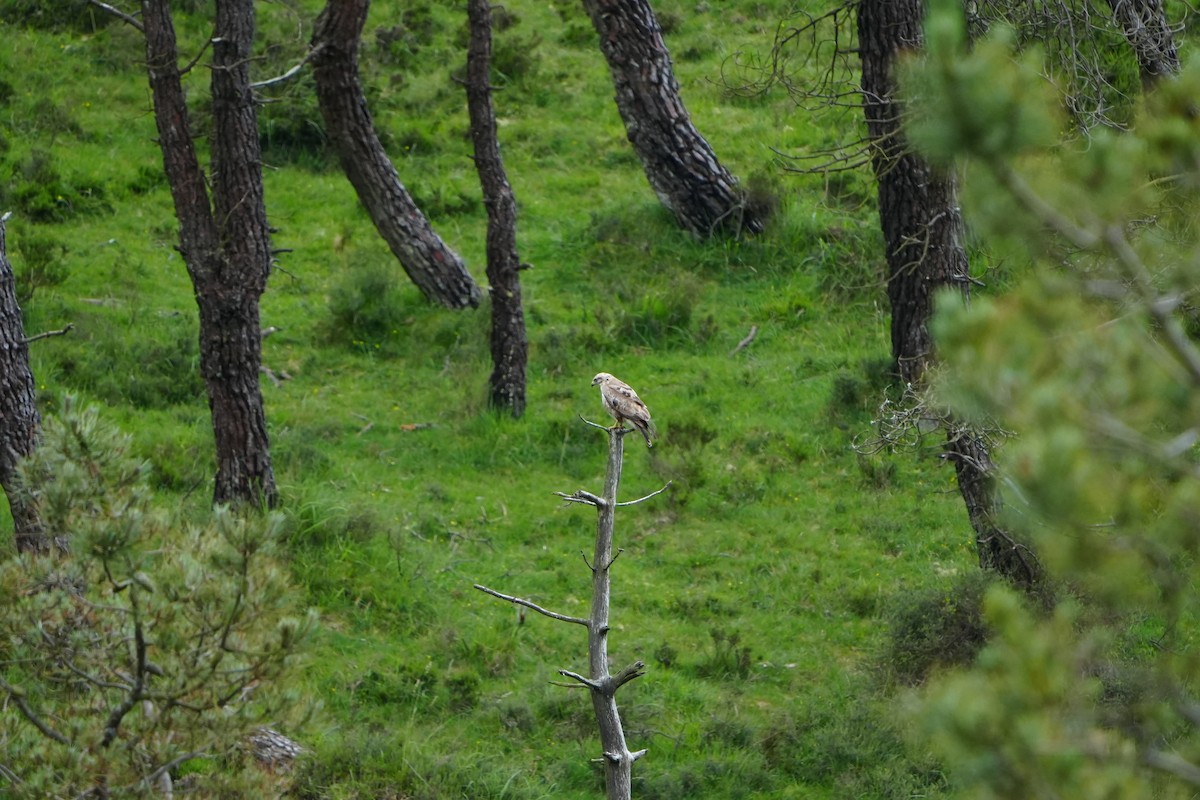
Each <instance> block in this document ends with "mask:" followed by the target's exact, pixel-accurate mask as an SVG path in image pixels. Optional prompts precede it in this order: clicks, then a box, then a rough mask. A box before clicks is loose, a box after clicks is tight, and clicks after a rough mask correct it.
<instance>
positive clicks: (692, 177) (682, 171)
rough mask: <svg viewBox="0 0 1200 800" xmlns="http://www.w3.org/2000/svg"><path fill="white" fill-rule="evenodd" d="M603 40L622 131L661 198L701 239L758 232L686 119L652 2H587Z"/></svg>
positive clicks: (731, 181) (733, 185)
mask: <svg viewBox="0 0 1200 800" xmlns="http://www.w3.org/2000/svg"><path fill="white" fill-rule="evenodd" d="M583 7H584V9H585V10H586V11H587V13H588V16H589V17H591V20H592V25H593V26H594V27H595V29H596V32H597V33H598V34H599V35H600V49H601V51H602V52H603V53H604V57H605V59H607V61H608V68H609V71H610V72H611V73H612V79H613V85H614V86H615V88H616V100H617V109H618V110H619V111H620V112H621V119H623V120H624V121H625V131H626V134H627V135H628V137H629V141H630V143H631V144H632V145H633V149H634V151H635V152H636V153H637V155H638V158H640V159H641V161H642V168H643V169H644V170H645V172H646V177H647V178H648V179H649V181H650V186H651V188H652V189H654V193H655V194H657V195H658V199H659V200H660V201H661V202H662V204H663V205H664V206H666V207H667V208H668V209H669V210H670V211H671V213H673V214H674V215H675V218H676V219H677V220H678V221H679V224H680V225H681V226H683V227H684V228H685V229H687V230H689V231H691V232H692V233H695V234H696V235H698V236H705V237H707V236H712V235H714V234H718V233H729V234H738V233H741V232H743V231H744V232H748V233H757V232H759V231H761V230H762V229H763V220H762V218H761V217H760V216H759V213H758V212H757V211H756V210H755V209H754V208H752V207H750V206H748V205H747V203H746V198H745V194H744V193H743V192H742V191H741V190H740V189H739V188H738V185H737V179H736V178H734V177H733V175H732V174H730V172H729V170H727V169H725V167H723V166H722V165H721V163H720V162H719V161H718V160H717V156H716V153H714V152H713V149H712V147H711V146H710V145H709V143H708V141H707V140H706V139H705V138H704V137H703V136H701V135H700V132H699V131H697V130H696V128H695V126H694V125H693V124H692V120H691V117H690V116H688V112H687V109H686V108H685V107H684V105H683V99H682V98H681V97H680V95H679V82H678V81H677V80H676V79H675V69H674V67H673V66H672V65H671V56H670V54H669V53H668V52H667V46H666V44H665V43H664V42H663V38H662V30H661V29H660V28H659V25H658V19H657V18H656V17H655V16H654V10H653V9H652V8H651V7H650V4H649V3H648V2H647V0H583Z"/></svg>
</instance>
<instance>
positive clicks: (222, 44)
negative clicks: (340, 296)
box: [142, 0, 278, 505]
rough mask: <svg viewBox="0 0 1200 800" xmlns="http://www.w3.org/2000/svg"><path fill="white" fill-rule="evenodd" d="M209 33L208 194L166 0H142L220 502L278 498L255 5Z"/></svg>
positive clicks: (232, 12) (225, 10)
mask: <svg viewBox="0 0 1200 800" xmlns="http://www.w3.org/2000/svg"><path fill="white" fill-rule="evenodd" d="M216 11H217V14H216V30H215V32H214V36H213V43H212V45H213V64H212V100H213V124H214V132H213V145H212V147H213V175H212V187H213V190H212V191H213V197H212V200H211V203H210V199H209V196H208V190H207V188H206V185H205V180H204V173H203V171H202V169H201V167H200V163H199V160H198V159H197V158H196V151H195V147H194V146H193V143H192V136H191V128H190V125H189V122H188V115H187V104H186V99H185V96H184V92H183V85H182V82H181V80H180V71H179V67H178V63H177V62H178V52H177V47H176V42H175V30H174V24H173V22H172V20H171V14H170V9H169V6H168V3H167V2H165V0H143V2H142V12H143V20H144V24H145V31H146V62H147V67H148V71H149V78H150V88H151V93H152V96H153V99H154V116H155V122H156V124H157V126H158V135H159V146H160V147H161V149H162V153H163V166H164V168H165V170H166V174H167V179H168V182H169V184H170V186H171V195H172V198H173V200H174V202H175V213H176V216H177V217H178V219H179V239H180V252H181V253H182V254H183V258H184V263H185V264H186V265H187V270H188V274H189V276H190V277H191V279H192V285H193V288H194V289H195V293H196V303H197V305H198V307H199V311H200V371H201V375H202V377H203V378H204V384H205V389H206V391H207V393H208V401H209V408H210V410H211V412H212V423H213V434H214V437H215V441H216V455H217V475H216V480H215V484H214V489H213V502H214V503H241V502H248V503H251V504H254V505H274V504H275V502H276V501H277V498H278V495H277V491H276V487H275V474H274V470H273V469H272V466H271V455H270V442H269V439H268V436H267V425H266V413H265V411H264V409H263V398H262V390H261V387H260V385H259V367H260V365H261V363H262V353H261V347H262V334H261V324H260V322H259V300H260V298H261V296H262V293H263V291H264V290H265V289H266V284H267V276H268V275H269V274H270V270H271V246H270V234H269V228H268V225H267V216H266V208H265V205H264V202H263V188H262V162H261V157H260V151H259V139H258V114H257V108H256V106H255V102H254V98H253V95H252V92H251V89H250V72H249V64H250V56H251V46H252V44H253V41H254V5H253V2H252V0H220V2H218V3H217V6H216Z"/></svg>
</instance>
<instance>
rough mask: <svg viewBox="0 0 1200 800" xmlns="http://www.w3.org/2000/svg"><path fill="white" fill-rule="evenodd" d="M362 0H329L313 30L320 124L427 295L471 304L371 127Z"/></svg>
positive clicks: (476, 296)
mask: <svg viewBox="0 0 1200 800" xmlns="http://www.w3.org/2000/svg"><path fill="white" fill-rule="evenodd" d="M369 6H370V0H329V2H328V3H327V5H326V6H325V9H324V10H323V11H322V12H321V14H320V16H318V17H317V24H316V30H315V31H314V32H313V39H312V50H313V53H314V56H313V59H312V61H313V76H314V78H315V79H316V84H317V102H318V103H319V104H320V106H321V116H322V117H323V118H324V120H325V131H326V133H327V135H328V136H329V140H330V142H332V143H333V146H334V149H336V150H337V153H338V158H339V159H340V161H341V164H342V169H343V171H344V172H345V173H346V177H347V178H349V180H350V183H351V184H352V185H353V186H354V190H355V191H356V192H358V199H359V200H360V201H361V202H362V204H363V206H364V207H365V208H366V209H367V213H368V214H370V216H371V220H372V221H373V222H374V223H375V228H376V230H378V231H379V235H380V236H382V237H383V239H384V241H386V242H387V244H388V247H390V248H391V250H392V253H393V254H394V255H395V256H396V259H397V260H398V261H399V262H400V265H401V266H402V267H403V268H404V271H405V272H406V273H408V277H409V278H410V279H411V280H412V282H413V283H414V284H416V286H417V288H418V289H420V290H421V292H422V293H423V294H424V295H425V296H426V297H427V298H429V299H430V300H432V301H434V302H436V303H440V304H441V305H443V306H445V307H447V308H467V307H471V308H474V307H475V306H478V305H479V301H480V298H481V293H480V291H479V286H478V285H477V284H476V283H475V281H474V279H473V278H472V277H471V274H470V273H469V272H468V271H467V268H466V265H464V264H463V261H462V259H461V258H459V257H458V255H457V254H456V253H455V252H454V251H453V250H451V249H450V248H449V247H448V246H447V245H446V243H445V242H443V241H442V239H441V238H440V237H439V236H438V235H437V233H435V232H434V230H433V227H432V226H431V225H430V224H429V220H428V219H426V217H425V215H424V214H422V213H421V210H420V209H419V208H417V205H416V203H415V202H414V201H413V199H412V197H411V196H410V195H409V193H408V190H407V189H405V188H404V184H402V183H401V182H400V176H399V175H398V174H397V173H396V169H395V167H394V166H392V162H391V160H390V159H389V158H388V155H387V152H386V151H385V150H384V149H383V144H382V143H381V142H380V141H379V137H378V135H376V133H375V126H374V123H373V122H372V121H371V112H370V111H369V110H368V109H367V99H366V96H365V95H364V94H363V91H362V85H361V83H360V81H359V76H358V44H359V39H360V37H361V36H362V29H363V25H364V24H365V23H366V19H367V10H368V8H369Z"/></svg>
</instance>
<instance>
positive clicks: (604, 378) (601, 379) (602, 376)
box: [592, 372, 612, 386]
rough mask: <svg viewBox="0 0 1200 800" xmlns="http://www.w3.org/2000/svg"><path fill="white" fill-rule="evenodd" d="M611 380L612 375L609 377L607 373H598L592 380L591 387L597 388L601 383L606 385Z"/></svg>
mask: <svg viewBox="0 0 1200 800" xmlns="http://www.w3.org/2000/svg"><path fill="white" fill-rule="evenodd" d="M611 378H612V375H609V374H608V373H607V372H599V373H597V374H596V377H594V378H592V386H599V385H600V384H602V383H607V382H608V381H609V379H611Z"/></svg>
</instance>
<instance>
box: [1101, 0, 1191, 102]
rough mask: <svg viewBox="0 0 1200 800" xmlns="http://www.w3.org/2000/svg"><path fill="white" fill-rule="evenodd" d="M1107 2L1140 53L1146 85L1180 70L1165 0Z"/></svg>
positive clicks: (1139, 66) (1144, 86) (1140, 67)
mask: <svg viewBox="0 0 1200 800" xmlns="http://www.w3.org/2000/svg"><path fill="white" fill-rule="evenodd" d="M1108 5H1109V8H1111V9H1112V15H1113V19H1114V20H1115V21H1116V23H1117V25H1119V26H1120V27H1121V30H1122V31H1123V32H1124V33H1125V39H1126V41H1128V42H1129V46H1130V47H1132V48H1133V52H1134V55H1136V56H1137V60H1138V70H1139V72H1140V73H1141V76H1142V87H1143V88H1146V89H1148V88H1150V87H1151V86H1153V85H1154V84H1155V83H1156V82H1157V81H1158V80H1159V79H1160V78H1165V77H1167V76H1170V75H1174V74H1176V73H1178V72H1179V50H1178V49H1177V48H1176V46H1175V32H1174V31H1173V30H1171V25H1170V23H1169V22H1168V21H1167V15H1166V12H1165V11H1164V10H1163V4H1162V0H1108Z"/></svg>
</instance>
